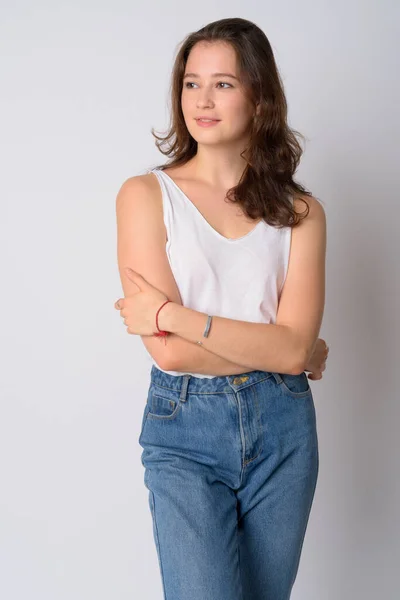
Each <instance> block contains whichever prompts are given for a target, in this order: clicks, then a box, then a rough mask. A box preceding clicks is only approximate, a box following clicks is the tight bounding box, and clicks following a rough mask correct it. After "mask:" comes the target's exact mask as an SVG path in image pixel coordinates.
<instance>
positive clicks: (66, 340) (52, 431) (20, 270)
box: [0, 0, 400, 600]
mask: <svg viewBox="0 0 400 600" xmlns="http://www.w3.org/2000/svg"><path fill="white" fill-rule="evenodd" d="M0 10H1V12H0V51H1V63H0V80H1V94H0V164H1V177H0V200H1V247H0V260H1V264H0V267H1V295H0V302H1V305H0V315H1V317H0V319H1V336H0V344H1V357H0V358H1V375H0V395H1V414H0V488H1V489H0V509H1V521H0V528H1V529H0V596H1V597H2V598H4V600H92V599H93V600H128V599H132V598H138V599H139V598H140V599H142V598H143V600H145V599H146V600H147V599H149V600H157V599H161V597H162V588H161V580H160V576H159V573H158V563H157V555H156V549H155V545H154V541H153V537H152V536H153V533H152V522H151V515H150V510H149V507H148V499H147V490H146V488H145V487H144V484H143V467H142V465H141V462H140V453H141V448H140V446H139V445H138V436H139V429H140V422H141V417H142V412H143V408H144V403H145V401H146V394H147V389H148V385H149V373H150V366H151V362H150V356H149V355H148V354H147V352H146V350H145V348H144V346H143V344H142V342H141V339H140V338H139V337H138V336H133V335H129V334H127V332H126V328H125V326H124V324H123V321H122V319H121V318H120V315H119V312H118V311H117V310H116V309H115V308H114V302H115V301H116V300H117V299H118V298H119V297H121V296H122V295H123V292H122V289H121V285H120V280H119V274H118V268H117V257H116V222H115V197H116V194H117V191H118V189H119V187H120V185H121V184H122V182H123V181H124V180H125V179H127V178H128V177H131V176H133V175H137V174H140V173H143V172H145V169H147V168H148V167H149V166H153V165H155V164H158V163H162V162H164V161H165V160H166V159H165V157H164V156H162V155H161V154H160V153H159V152H158V151H157V149H156V147H155V145H154V138H153V137H152V135H151V133H150V129H151V127H155V129H156V131H158V132H160V131H165V129H166V128H167V125H168V119H169V115H168V111H169V107H168V102H169V99H168V97H167V92H168V87H169V82H170V72H171V68H172V64H173V59H174V55H175V52H176V50H177V48H178V45H179V44H180V42H181V41H182V40H183V39H184V37H185V36H186V35H187V34H188V33H189V32H191V31H195V30H197V29H199V28H200V27H202V26H203V25H205V24H206V23H208V22H210V21H213V20H216V19H220V18H225V17H233V16H235V17H238V16H240V17H243V18H246V19H250V20H252V21H254V22H255V23H257V25H259V26H260V27H261V28H262V29H263V30H264V31H265V33H266V35H267V36H268V38H269V40H270V42H271V44H272V47H273V49H274V53H275V57H276V60H277V63H278V67H279V69H280V72H281V74H282V77H283V81H284V85H285V91H286V94H287V99H288V103H289V122H290V125H291V126H292V127H293V128H295V129H297V130H299V131H301V132H302V133H303V134H304V135H305V136H306V138H307V144H306V146H305V153H304V155H303V160H302V163H301V166H300V168H299V170H298V173H297V178H298V179H299V181H301V182H303V183H304V184H305V185H306V186H307V187H308V188H309V189H310V190H311V191H312V192H313V194H314V195H316V196H317V197H318V198H320V199H321V201H322V203H323V205H324V208H325V211H326V215H327V222H328V252H327V290H326V306H325V316H324V322H323V326H322V329H321V333H320V335H321V337H323V338H324V339H325V340H326V341H327V343H328V345H329V347H330V353H329V359H328V365H327V370H326V371H325V373H324V377H323V379H322V380H321V381H316V382H311V386H312V389H313V395H314V401H315V405H316V410H317V418H318V433H319V444H320V472H319V480H318V485H317V490H316V494H315V499H314V504H313V508H312V512H311V516H310V521H309V526H308V530H307V534H306V539H305V542H304V547H303V554H302V559H301V562H300V568H299V573H298V576H297V580H296V583H295V586H294V589H293V594H292V598H293V600H338V599H340V600H358V599H360V600H361V599H363V600H372V599H374V600H375V599H376V598H382V599H384V600H395V599H397V598H398V587H399V584H398V567H399V556H400V542H399V539H400V525H399V511H398V507H399V505H400V489H399V480H400V478H399V435H398V424H399V417H400V410H399V403H398V395H399V394H398V388H399V379H398V368H399V364H400V361H399V342H398V340H399V333H400V332H399V318H398V312H399V310H398V309H399V294H398V292H399V267H398V262H397V259H396V256H398V250H399V248H398V227H399V225H398V223H399V217H398V203H399V184H398V181H399V179H398V177H399V158H400V155H399V138H400V119H399V106H400V94H399V71H400V70H399V42H398V39H399V34H400V31H399V29H400V27H399V22H400V19H399V17H400V9H399V5H398V3H396V2H395V0H393V1H391V0H380V1H379V2H378V0H375V1H374V2H367V1H361V0H359V1H356V0H350V1H344V0H336V1H335V2H332V1H329V2H328V1H319V2H318V1H316V0H304V1H303V2H297V1H296V0H289V1H286V2H277V1H276V0H274V1H267V0H264V2H262V3H260V2H257V1H256V0H254V1H247V2H246V3H240V2H230V3H228V2H218V3H215V2H211V1H210V0H204V1H202V2H201V3H200V4H199V5H196V3H192V2H183V1H175V2H171V1H170V2H161V1H159V2H145V3H139V2H127V1H125V2H124V1H122V0H114V1H113V2H111V1H110V0H109V1H108V2H107V1H97V2H94V1H90V0H79V2H77V1H76V0H69V1H68V2H67V1H65V2H50V1H49V0H48V1H44V0H36V1H35V2H27V1H18V0H16V1H15V2H8V3H6V2H5V0H3V1H2V3H1V8H0ZM396 371H397V372H396ZM246 600H251V599H246Z"/></svg>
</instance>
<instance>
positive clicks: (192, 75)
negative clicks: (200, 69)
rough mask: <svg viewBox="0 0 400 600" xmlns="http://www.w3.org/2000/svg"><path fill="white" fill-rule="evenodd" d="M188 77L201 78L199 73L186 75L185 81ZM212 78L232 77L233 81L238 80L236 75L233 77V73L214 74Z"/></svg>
mask: <svg viewBox="0 0 400 600" xmlns="http://www.w3.org/2000/svg"><path fill="white" fill-rule="evenodd" d="M186 77H200V75H198V74H197V73H185V75H184V76H183V79H186ZM211 77H231V78H232V79H237V80H238V78H237V77H236V75H232V73H213V74H212V75H211ZM238 81H239V80H238Z"/></svg>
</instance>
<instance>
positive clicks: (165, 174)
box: [152, 169, 264, 243]
mask: <svg viewBox="0 0 400 600" xmlns="http://www.w3.org/2000/svg"><path fill="white" fill-rule="evenodd" d="M152 171H153V172H154V171H158V173H162V175H164V176H165V177H167V178H168V179H169V181H171V183H172V184H173V185H174V186H175V187H176V189H177V190H178V191H179V192H180V193H181V194H182V196H183V197H184V198H185V199H186V201H187V202H188V203H189V204H190V206H192V207H193V208H194V210H195V211H196V212H197V214H198V215H200V218H201V219H202V220H203V221H204V223H205V224H206V225H207V226H208V227H209V228H210V229H211V231H213V232H214V234H216V235H217V236H218V237H219V238H221V239H222V240H224V241H226V242H230V243H232V242H239V241H240V240H244V239H245V238H247V237H249V236H250V235H251V234H252V233H254V232H255V231H256V229H258V228H259V226H260V225H262V224H263V222H264V220H263V219H261V221H259V222H258V223H257V225H256V226H255V227H253V229H251V230H250V231H249V232H248V233H245V234H244V235H242V236H241V237H239V238H227V237H225V236H224V235H222V233H219V231H217V230H216V229H214V227H213V226H212V225H211V224H210V223H209V222H208V221H207V219H206V218H205V217H204V215H203V214H202V213H201V212H200V210H199V209H198V208H197V206H196V205H195V204H193V202H192V201H191V200H190V198H189V197H188V196H187V195H186V194H185V192H184V191H183V190H182V189H181V188H180V187H179V185H178V184H177V183H176V182H175V181H174V180H173V179H172V177H170V175H168V173H165V171H163V170H162V169H152Z"/></svg>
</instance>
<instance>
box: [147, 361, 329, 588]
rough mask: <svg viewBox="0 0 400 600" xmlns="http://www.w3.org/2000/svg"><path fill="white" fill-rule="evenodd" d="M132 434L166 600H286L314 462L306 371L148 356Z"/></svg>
mask: <svg viewBox="0 0 400 600" xmlns="http://www.w3.org/2000/svg"><path fill="white" fill-rule="evenodd" d="M139 444H140V446H141V447H142V448H143V451H142V454H141V460H142V464H143V466H144V484H145V486H146V488H147V489H148V490H149V506H150V511H151V515H152V520H153V533H154V541H155V544H156V548H157V554H158V561H159V567H160V574H161V579H162V583H163V590H164V600H288V598H290V594H291V590H292V586H293V584H294V581H295V578H296V575H297V571H298V566H299V561H300V554H301V550H302V546H303V540H304V536H305V532H306V528H307V524H308V518H309V514H310V510H311V505H312V502H313V498H314V492H315V487H316V483H317V477H318V465H319V458H318V438H317V429H316V415H315V407H314V401H313V396H312V393H311V388H310V385H309V380H308V378H307V375H306V373H305V372H303V373H301V374H300V375H287V374H279V373H272V372H267V371H258V370H256V371H250V372H248V373H243V374H241V375H231V376H227V377H225V376H224V377H213V378H211V379H207V378H201V377H194V376H193V375H189V374H182V375H181V376H174V375H169V374H168V373H164V372H163V371H160V370H159V369H157V368H156V367H155V366H154V365H153V366H152V369H151V382H150V387H149V390H148V396H147V402H146V404H145V408H144V413H143V420H142V427H141V432H140V437H139Z"/></svg>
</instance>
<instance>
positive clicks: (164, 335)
mask: <svg viewBox="0 0 400 600" xmlns="http://www.w3.org/2000/svg"><path fill="white" fill-rule="evenodd" d="M168 302H172V300H167V301H166V302H164V304H162V305H161V306H160V308H159V309H158V311H157V314H156V325H157V329H158V333H157V332H155V333H153V335H154V336H155V337H163V338H166V337H167V335H168V333H169V331H162V330H161V329H160V328H159V326H158V313H159V312H160V310H161V309H162V307H163V306H165V305H166V304H168ZM166 343H167V340H166V339H165V341H164V345H165V344H166Z"/></svg>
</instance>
